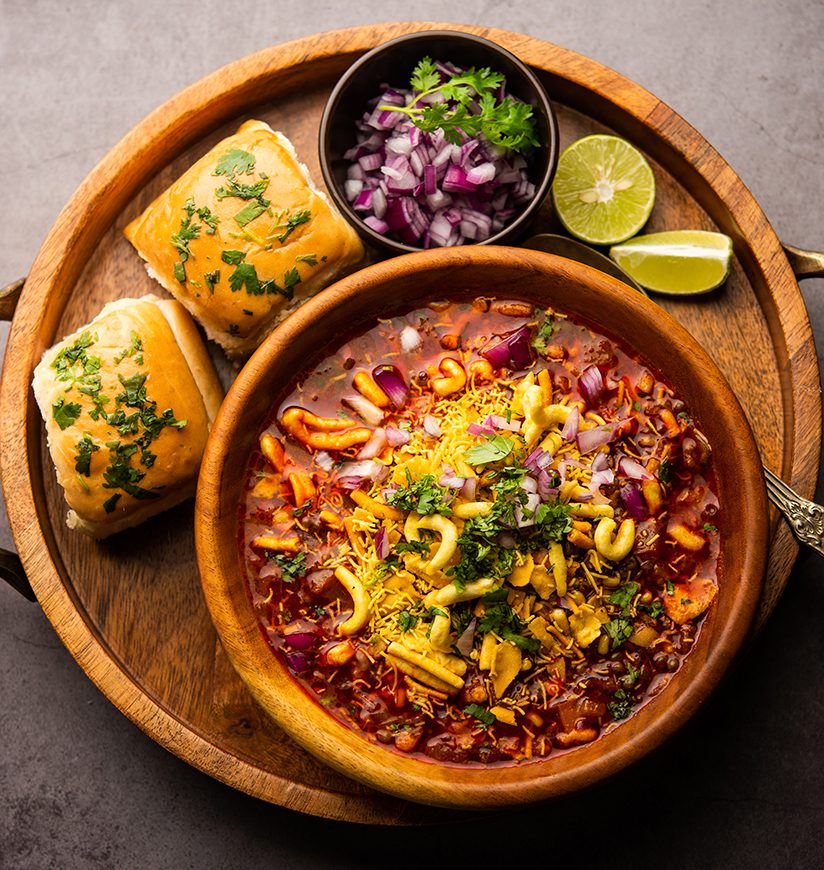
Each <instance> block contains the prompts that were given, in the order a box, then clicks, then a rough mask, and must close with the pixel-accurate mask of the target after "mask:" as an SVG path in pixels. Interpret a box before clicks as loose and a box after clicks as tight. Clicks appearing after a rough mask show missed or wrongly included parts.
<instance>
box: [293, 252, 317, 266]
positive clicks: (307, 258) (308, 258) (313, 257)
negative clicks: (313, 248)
mask: <svg viewBox="0 0 824 870" xmlns="http://www.w3.org/2000/svg"><path fill="white" fill-rule="evenodd" d="M295 262H296V263H306V265H307V266H317V264H318V255H317V254H298V255H297V257H295Z"/></svg>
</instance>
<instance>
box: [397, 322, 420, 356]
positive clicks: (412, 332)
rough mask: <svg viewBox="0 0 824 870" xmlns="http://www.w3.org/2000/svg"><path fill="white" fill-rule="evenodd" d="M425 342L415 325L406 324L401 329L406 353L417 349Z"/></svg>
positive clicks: (402, 347) (402, 346)
mask: <svg viewBox="0 0 824 870" xmlns="http://www.w3.org/2000/svg"><path fill="white" fill-rule="evenodd" d="M421 344H423V339H421V334H420V333H419V332H418V330H417V329H415V327H414V326H404V328H403V329H402V330H401V350H403V352H404V353H409V352H410V351H413V350H416V349H417V348H419V347H420V346H421Z"/></svg>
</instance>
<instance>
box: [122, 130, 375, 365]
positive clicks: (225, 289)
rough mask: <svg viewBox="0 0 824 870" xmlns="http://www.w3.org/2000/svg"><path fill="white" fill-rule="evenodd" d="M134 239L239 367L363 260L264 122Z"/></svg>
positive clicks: (191, 181) (211, 158) (219, 151)
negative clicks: (299, 308) (276, 330)
mask: <svg viewBox="0 0 824 870" xmlns="http://www.w3.org/2000/svg"><path fill="white" fill-rule="evenodd" d="M125 233H126V237H127V238H128V239H129V241H130V242H131V243H132V244H133V245H134V246H135V248H137V252H138V253H139V254H140V256H141V257H143V259H144V260H145V261H146V265H147V268H148V270H149V274H150V275H152V276H153V277H154V278H156V279H157V280H158V281H159V282H160V283H161V284H162V285H163V286H164V287H165V288H166V289H167V290H168V291H169V292H170V293H171V294H172V295H173V296H174V297H175V298H176V299H178V300H179V301H180V302H181V303H183V305H185V306H186V308H187V309H188V310H189V311H190V312H191V314H192V315H193V316H194V317H195V318H196V319H197V320H198V321H200V323H201V324H203V327H204V328H205V330H206V333H207V335H208V336H209V337H210V338H212V339H214V340H215V341H217V342H218V343H219V344H221V345H222V346H223V347H224V348H225V350H226V352H227V353H228V354H229V355H230V356H233V357H239V356H244V355H246V354H248V353H250V352H251V351H253V350H254V349H255V348H256V347H257V346H258V345H259V344H260V342H261V341H262V340H263V339H264V337H265V336H266V335H267V334H268V333H269V332H270V331H271V329H272V328H273V327H274V326H275V325H276V324H277V323H278V322H279V321H280V320H283V318H284V317H286V316H287V315H288V314H289V313H290V312H291V311H292V310H293V309H294V308H295V307H296V306H297V305H299V304H300V303H301V302H303V301H305V300H306V299H307V298H309V297H310V296H312V295H314V294H315V293H317V292H318V291H319V290H321V289H322V288H323V287H325V286H326V285H327V284H329V283H330V282H331V281H332V279H333V278H335V277H336V276H337V275H338V274H339V273H340V272H341V271H342V270H344V269H345V268H347V267H348V266H351V265H353V264H354V263H357V262H358V261H359V260H360V259H361V257H362V256H363V246H362V245H361V242H360V239H359V238H358V236H357V233H355V231H354V230H353V229H352V227H350V226H349V224H348V223H347V222H346V221H345V220H344V219H343V218H342V217H341V215H340V214H339V213H338V211H337V210H336V209H335V208H334V206H333V205H332V204H331V203H330V202H329V201H328V199H327V198H326V195H325V194H324V193H322V192H321V191H319V190H318V189H317V188H315V187H314V185H313V184H312V180H311V179H310V177H309V172H308V170H307V168H306V167H305V166H304V165H303V164H302V163H300V162H299V161H298V157H297V154H296V153H295V149H294V148H293V147H292V144H291V142H289V140H288V139H287V138H286V137H285V136H284V135H283V134H282V133H276V132H273V131H272V130H271V128H270V127H269V126H268V125H267V124H264V123H263V122H262V121H247V122H246V123H245V124H243V125H241V127H240V129H239V130H238V131H237V133H236V134H235V135H234V136H230V137H228V138H227V139H224V140H223V141H222V142H219V143H218V144H217V145H215V147H214V148H212V150H211V151H209V153H208V154H206V156H205V157H203V158H201V159H200V160H198V162H197V163H195V165H194V166H192V167H191V169H189V170H188V172H186V173H184V175H182V176H181V177H180V178H179V179H178V180H177V181H176V182H175V183H174V184H173V185H172V186H171V187H170V188H169V189H168V190H167V191H165V192H164V193H162V194H161V195H160V196H159V197H158V198H157V199H156V200H155V201H154V202H153V203H152V204H151V205H150V206H149V207H148V208H147V209H146V211H144V212H143V214H142V215H141V216H140V217H139V218H137V219H136V220H134V221H132V222H131V223H130V224H129V225H128V226H127V227H126V230H125Z"/></svg>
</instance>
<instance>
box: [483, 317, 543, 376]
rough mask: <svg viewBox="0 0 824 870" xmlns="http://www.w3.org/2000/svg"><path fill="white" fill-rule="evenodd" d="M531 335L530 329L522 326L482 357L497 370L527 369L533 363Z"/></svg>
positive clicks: (486, 351) (490, 348) (488, 349)
mask: <svg viewBox="0 0 824 870" xmlns="http://www.w3.org/2000/svg"><path fill="white" fill-rule="evenodd" d="M529 334H530V333H529V327H528V326H522V327H521V328H520V329H516V330H515V332H513V333H512V334H511V335H510V336H508V337H507V338H505V339H504V340H503V341H501V342H498V344H494V345H492V347H488V348H486V349H485V350H483V351H481V356H482V357H483V358H484V359H486V360H487V361H488V362H489V363H491V365H492V366H493V368H496V369H502V368H509V369H512V370H513V371H519V370H520V369H525V368H527V367H528V366H529V364H530V363H531V362H532V351H531V350H530V344H529Z"/></svg>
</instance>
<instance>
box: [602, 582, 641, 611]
mask: <svg viewBox="0 0 824 870" xmlns="http://www.w3.org/2000/svg"><path fill="white" fill-rule="evenodd" d="M640 588H641V587H640V586H639V585H638V584H637V583H634V582H632V583H623V584H621V585H620V586H619V587H618V588H617V589H616V590H614V591H613V592H612V593H610V596H609V601H610V604H616V605H617V606H618V607H620V608H621V610H626V609H627V608H628V607H629V606H630V604H632V600H633V598H635V596H636V595H637V594H638V590H639V589H640Z"/></svg>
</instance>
